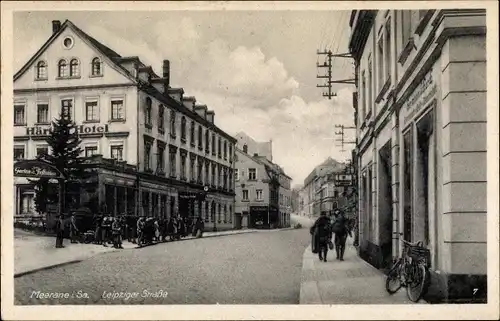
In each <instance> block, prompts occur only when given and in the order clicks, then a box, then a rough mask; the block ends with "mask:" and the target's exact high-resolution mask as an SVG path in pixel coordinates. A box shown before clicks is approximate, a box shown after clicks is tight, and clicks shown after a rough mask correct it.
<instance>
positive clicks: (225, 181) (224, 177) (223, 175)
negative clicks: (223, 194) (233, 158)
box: [222, 168, 227, 189]
mask: <svg viewBox="0 0 500 321" xmlns="http://www.w3.org/2000/svg"><path fill="white" fill-rule="evenodd" d="M222 187H223V188H224V189H227V169H226V168H224V169H223V170H222Z"/></svg>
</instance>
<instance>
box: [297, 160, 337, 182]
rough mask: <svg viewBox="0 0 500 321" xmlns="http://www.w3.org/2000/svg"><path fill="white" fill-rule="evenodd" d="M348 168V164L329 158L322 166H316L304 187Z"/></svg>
mask: <svg viewBox="0 0 500 321" xmlns="http://www.w3.org/2000/svg"><path fill="white" fill-rule="evenodd" d="M345 167H346V164H344V163H341V162H338V161H336V160H335V159H333V158H331V157H328V158H327V159H326V160H324V161H323V162H322V163H321V164H319V165H318V166H316V167H315V168H314V169H313V170H312V171H311V173H310V174H309V175H307V177H306V179H305V180H304V187H305V186H307V185H309V184H310V183H311V182H313V181H314V180H315V179H316V178H318V177H323V176H325V175H328V174H332V173H337V172H340V171H342V170H344V168H345Z"/></svg>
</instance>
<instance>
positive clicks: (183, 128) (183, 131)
mask: <svg viewBox="0 0 500 321" xmlns="http://www.w3.org/2000/svg"><path fill="white" fill-rule="evenodd" d="M181 141H182V142H183V143H185V142H186V117H184V116H182V118H181Z"/></svg>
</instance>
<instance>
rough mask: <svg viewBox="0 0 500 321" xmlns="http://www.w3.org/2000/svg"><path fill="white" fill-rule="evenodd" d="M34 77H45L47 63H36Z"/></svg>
mask: <svg viewBox="0 0 500 321" xmlns="http://www.w3.org/2000/svg"><path fill="white" fill-rule="evenodd" d="M36 79H47V63H46V62H45V61H39V62H38V64H37V65H36Z"/></svg>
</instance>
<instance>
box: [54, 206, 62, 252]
mask: <svg viewBox="0 0 500 321" xmlns="http://www.w3.org/2000/svg"><path fill="white" fill-rule="evenodd" d="M55 231H56V248H62V247H64V245H63V240H64V215H63V214H60V215H58V216H57V220H56V226H55Z"/></svg>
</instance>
